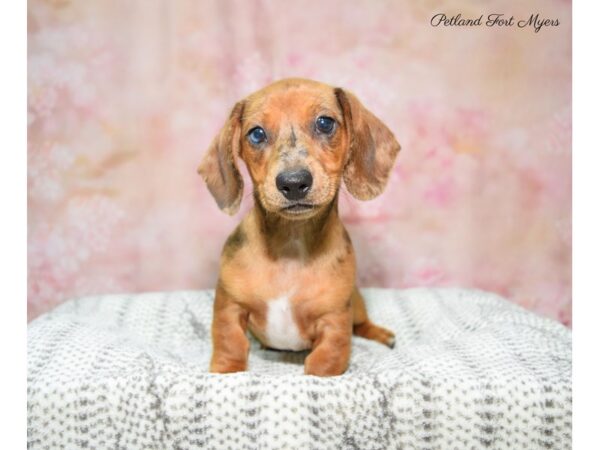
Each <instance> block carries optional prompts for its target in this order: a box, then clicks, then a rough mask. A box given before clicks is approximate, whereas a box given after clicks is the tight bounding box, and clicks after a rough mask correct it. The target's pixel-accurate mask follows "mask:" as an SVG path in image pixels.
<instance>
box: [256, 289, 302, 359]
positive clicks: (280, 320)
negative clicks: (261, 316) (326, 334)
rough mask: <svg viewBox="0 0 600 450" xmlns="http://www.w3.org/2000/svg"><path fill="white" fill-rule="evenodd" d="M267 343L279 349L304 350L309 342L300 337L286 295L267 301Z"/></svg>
mask: <svg viewBox="0 0 600 450" xmlns="http://www.w3.org/2000/svg"><path fill="white" fill-rule="evenodd" d="M268 305H269V307H268V312H267V329H266V333H265V337H266V338H267V341H268V342H267V345H268V346H269V347H272V348H276V349H279V350H294V351H298V350H306V349H308V348H310V342H309V341H307V340H305V339H302V337H301V336H300V331H299V330H298V325H296V322H295V321H294V315H293V314H292V308H291V305H290V299H289V297H288V296H287V295H284V296H281V297H278V298H276V299H274V300H271V301H269V302H268Z"/></svg>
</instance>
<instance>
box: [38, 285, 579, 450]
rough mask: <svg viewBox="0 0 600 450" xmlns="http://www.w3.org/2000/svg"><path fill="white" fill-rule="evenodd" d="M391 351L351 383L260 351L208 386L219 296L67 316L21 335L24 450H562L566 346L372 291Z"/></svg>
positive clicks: (152, 299) (100, 300)
mask: <svg viewBox="0 0 600 450" xmlns="http://www.w3.org/2000/svg"><path fill="white" fill-rule="evenodd" d="M363 293H364V295H365V298H366V302H367V308H368V310H369V314H370V316H371V318H372V320H373V321H374V322H376V323H378V324H380V325H382V326H385V327H387V328H389V329H391V330H393V331H395V332H396V348H395V349H393V350H390V349H388V348H387V347H384V346H383V345H380V344H377V343H375V342H372V341H367V340H364V339H361V338H356V337H354V338H353V352H352V360H351V364H350V368H349V370H348V372H347V373H346V374H345V375H343V376H340V377H333V378H317V377H311V376H305V375H303V373H302V372H303V366H302V363H303V359H304V357H305V356H306V353H290V352H277V351H272V350H261V349H260V348H259V345H258V343H256V342H255V341H252V348H251V351H250V363H249V364H250V370H249V372H245V373H239V374H231V375H214V374H209V373H207V367H208V361H209V358H210V352H211V343H210V332H209V330H210V323H211V316H212V299H213V293H212V291H201V292H175V293H155V294H141V295H111V296H98V297H86V298H81V299H78V300H73V301H70V302H67V303H65V304H63V305H61V306H60V307H58V308H57V309H55V310H54V311H52V312H50V313H49V314H46V315H44V316H42V317H40V318H38V319H37V320H35V321H33V322H32V323H31V324H30V325H29V331H28V444H29V445H28V446H29V448H32V449H37V448H40V449H42V448H44V449H45V448H51V449H53V448H67V449H73V448H90V449H104V448H111V449H128V450H129V449H137V448H145V449H146V448H154V449H179V448H181V449H183V448H210V449H213V448H214V449H216V448H219V449H220V448H223V449H227V448H229V449H233V450H238V449H336V450H337V449H365V450H366V449H441V450H449V449H460V450H462V449H482V448H491V449H537V448H540V449H549V448H551V449H568V448H570V447H571V333H570V331H569V330H567V329H566V328H564V327H563V326H562V325H560V324H558V323H556V322H553V321H550V320H547V319H543V318H540V317H538V316H535V315H533V314H532V313H529V312H527V311H525V310H523V309H521V308H519V307H517V306H514V305H512V304H510V303H509V302H507V301H505V300H503V299H502V298H500V297H498V296H496V295H494V294H489V293H484V292H480V291H470V290H461V289H410V290H383V289H365V290H363Z"/></svg>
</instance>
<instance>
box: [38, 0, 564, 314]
mask: <svg viewBox="0 0 600 450" xmlns="http://www.w3.org/2000/svg"><path fill="white" fill-rule="evenodd" d="M28 11H29V24H28V35H29V36H28V90H29V95H28V103H29V113H28V117H27V120H28V126H29V144H28V211H29V218H28V219H29V220H28V236H29V246H28V253H29V258H28V266H29V279H28V287H29V296H28V311H29V319H32V318H34V317H36V316H38V315H39V314H41V313H43V312H45V311H47V310H49V309H50V308H52V307H53V306H54V305H56V304H58V303H60V302H62V301H64V300H66V299H68V298H69V297H73V296H79V295H84V294H91V293H111V292H136V291H147V290H171V289H187V288H193V289H196V288H211V287H213V286H214V284H215V280H216V277H217V270H218V257H219V252H220V248H221V246H222V244H223V241H224V239H225V238H226V236H227V234H228V233H229V232H230V231H231V230H232V229H233V228H234V227H235V225H236V223H237V222H238V221H239V219H240V217H241V215H242V214H243V213H244V212H245V211H247V210H248V209H249V208H250V206H251V202H252V201H251V197H248V196H246V198H245V199H244V202H243V205H242V211H241V213H240V214H238V215H237V216H236V217H233V218H230V217H228V216H226V215H225V214H223V213H221V212H220V211H219V210H218V208H217V207H216V205H215V204H214V202H213V200H212V198H211V197H210V195H209V193H208V191H207V190H206V187H205V186H204V185H203V183H202V180H201V179H200V177H199V176H198V175H197V174H196V167H197V165H198V163H199V161H200V159H201V157H202V155H203V153H204V151H205V150H206V148H207V146H208V144H209V141H210V140H211V138H212V137H213V136H214V135H215V133H216V132H217V131H218V129H219V128H220V126H221V125H222V123H223V122H224V120H225V118H226V116H227V115H228V113H229V110H230V108H231V107H232V105H233V104H234V102H235V101H236V100H238V99H239V98H241V97H243V96H245V95H246V94H248V93H250V92H252V91H253V90H256V89H258V88H260V87H262V86H263V85H265V84H267V83H269V82H271V81H273V80H276V79H279V78H283V77H288V76H301V77H307V78H313V79H318V80H321V81H324V82H327V83H330V84H333V85H339V86H343V87H346V88H349V89H350V90H352V91H354V92H355V93H356V94H357V95H358V96H359V98H361V99H362V101H363V102H364V103H365V104H366V105H367V106H368V107H369V108H370V109H371V110H372V111H373V112H375V113H376V114H377V115H378V116H379V117H381V118H383V119H384V121H385V122H386V123H387V124H388V125H389V127H390V128H391V129H392V130H393V131H394V133H395V134H396V136H397V137H398V140H399V141H400V143H401V144H402V147H403V150H402V152H401V153H400V156H399V159H398V162H397V164H396V166H395V168H394V170H393V173H392V175H391V180H390V183H389V185H388V188H387V190H386V192H385V193H384V194H383V195H382V196H381V197H379V198H378V199H376V200H373V201H371V202H365V203H363V202H359V201H358V200H355V199H353V198H350V197H349V196H347V195H346V196H343V197H342V198H341V206H340V208H341V212H342V216H343V219H344V220H345V222H346V223H347V224H348V229H349V232H350V234H351V236H352V238H353V241H354V243H355V247H356V250H357V254H358V261H359V262H358V268H359V284H360V285H361V286H382V287H394V288H404V287H410V286H430V285H442V286H445V285H460V286H466V287H477V288H481V289H486V290H491V291H495V292H498V293H500V294H502V295H505V296H506V297H508V298H509V299H511V300H512V301H514V302H517V303H519V304H521V305H523V306H525V307H526V308H529V309H531V310H534V311H537V312H538V313H540V314H543V315H546V316H549V317H552V318H555V319H558V320H560V321H562V322H563V323H565V324H568V325H570V321H571V4H570V2H565V1H557V0H543V1H542V0H539V1H529V2H518V1H514V2H507V1H488V2H479V1H467V0H455V1H445V2H441V1H428V2H414V1H408V0H407V1H371V0H363V1H356V2H346V1H341V0H329V1H259V0H255V1H223V0H221V1H217V0H213V1H193V0H190V1H167V0H163V1H159V0H138V1H114V2H106V1H99V0H98V1H85V2H75V1H69V0H53V1H41V0H31V1H30V2H29V6H28ZM438 12H445V13H446V14H447V15H449V16H450V15H452V14H458V13H461V14H462V16H463V17H476V16H479V15H480V14H485V15H487V14H489V13H493V12H504V13H506V14H507V15H509V16H510V15H515V16H517V17H525V18H526V17H528V16H529V15H530V14H531V13H540V15H541V16H544V17H548V18H551V19H556V18H558V19H559V21H560V25H559V26H557V27H547V28H543V29H541V30H540V31H539V32H537V33H536V32H534V30H533V28H523V29H519V28H516V27H515V28H488V27H485V26H483V27H474V28H459V27H437V28H434V27H432V26H431V25H430V19H431V17H432V16H433V15H434V14H435V13H438Z"/></svg>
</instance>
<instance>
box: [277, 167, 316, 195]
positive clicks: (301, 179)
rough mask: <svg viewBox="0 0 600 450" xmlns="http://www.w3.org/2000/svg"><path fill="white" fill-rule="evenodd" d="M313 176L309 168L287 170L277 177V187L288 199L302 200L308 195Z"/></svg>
mask: <svg viewBox="0 0 600 450" xmlns="http://www.w3.org/2000/svg"><path fill="white" fill-rule="evenodd" d="M312 182H313V178H312V175H311V174H310V172H309V171H308V170H305V169H301V170H287V171H285V172H281V173H280V174H279V175H277V178H275V184H276V185H277V189H279V191H280V192H281V193H282V194H283V196H284V197H285V198H287V199H288V200H300V199H301V198H304V197H306V194H308V191H310V188H311V186H312Z"/></svg>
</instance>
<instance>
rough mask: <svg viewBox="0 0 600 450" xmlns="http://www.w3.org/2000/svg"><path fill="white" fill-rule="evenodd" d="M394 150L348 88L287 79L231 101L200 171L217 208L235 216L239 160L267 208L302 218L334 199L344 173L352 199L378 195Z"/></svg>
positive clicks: (387, 134) (239, 195)
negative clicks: (225, 117)
mask: <svg viewBox="0 0 600 450" xmlns="http://www.w3.org/2000/svg"><path fill="white" fill-rule="evenodd" d="M399 150H400V145H399V144H398V142H397V141H396V139H395V138H394V135H393V134H392V133H391V131H390V130H389V129H388V128H387V127H386V126H385V125H384V124H383V123H382V122H381V121H380V120H379V119H378V118H377V117H375V116H374V115H373V114H372V113H370V112H369V111H368V110H367V109H366V108H365V107H364V106H362V104H361V103H360V102H359V101H358V99H357V98H356V97H355V96H354V95H352V94H351V93H349V92H347V91H345V90H343V89H340V88H333V87H331V86H327V85H325V84H322V83H318V82H315V81H310V80H302V79H288V80H282V81H279V82H276V83H274V84H272V85H270V86H267V87H266V88H264V89H262V90H260V91H258V92H255V93H254V94H252V95H250V96H249V97H247V98H246V99H244V100H242V101H240V102H238V103H237V104H236V105H235V107H234V108H233V110H232V112H231V114H230V116H229V119H228V120H227V123H226V124H225V126H224V127H223V129H222V130H221V132H220V133H219V134H218V135H217V136H216V137H215V139H214V140H213V142H212V144H211V146H210V148H209V150H208V152H207V154H206V155H205V157H204V159H203V161H202V163H201V164H200V168H199V169H198V172H199V173H200V174H201V175H202V176H203V178H204V180H205V181H206V183H207V185H208V188H209V190H210V192H211V193H212V195H213V197H214V198H215V200H216V201H217V204H218V205H219V207H220V208H221V209H222V210H224V211H225V212H227V213H229V214H234V213H235V212H236V211H237V210H238V208H239V205H240V201H241V198H242V190H243V181H242V177H241V175H240V172H239V170H238V165H237V159H238V158H241V159H242V160H243V161H244V162H245V163H246V165H247V167H248V171H249V173H250V177H251V178H252V181H253V183H254V190H255V194H256V197H257V199H258V201H260V203H261V205H262V207H263V208H264V209H265V210H266V211H268V212H269V213H274V214H279V215H281V216H283V217H286V218H288V219H305V218H309V217H311V216H313V215H315V214H317V213H318V212H319V211H320V210H321V209H323V208H325V207H326V206H327V205H329V204H330V203H331V202H332V201H333V199H334V198H335V196H336V193H337V191H338V189H339V187H340V183H341V180H342V178H343V179H344V182H345V184H346V187H347V188H348V191H349V192H350V193H351V194H352V195H353V196H354V197H356V198H358V199H361V200H369V199H371V198H373V197H375V196H377V195H379V194H380V193H381V192H382V191H383V189H384V187H385V184H386V182H387V179H388V176H389V173H390V170H391V168H392V166H393V164H394V160H395V158H396V154H397V153H398V151H399Z"/></svg>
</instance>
